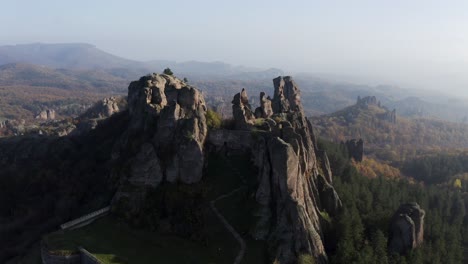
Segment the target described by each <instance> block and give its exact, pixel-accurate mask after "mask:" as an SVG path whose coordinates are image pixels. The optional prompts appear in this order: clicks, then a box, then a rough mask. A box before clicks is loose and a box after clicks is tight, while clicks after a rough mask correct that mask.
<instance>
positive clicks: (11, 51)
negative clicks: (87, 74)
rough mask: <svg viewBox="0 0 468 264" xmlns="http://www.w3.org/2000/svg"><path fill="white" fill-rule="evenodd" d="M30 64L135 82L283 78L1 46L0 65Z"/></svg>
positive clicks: (70, 49)
mask: <svg viewBox="0 0 468 264" xmlns="http://www.w3.org/2000/svg"><path fill="white" fill-rule="evenodd" d="M10 63H27V64H37V65H43V66H47V67H51V68H63V69H74V70H96V69H99V70H105V71H107V72H109V73H111V74H113V75H116V76H119V77H124V78H132V79H135V78H137V77H139V76H141V75H143V74H146V73H151V72H161V71H162V70H164V69H165V68H167V67H169V68H171V69H172V70H173V72H175V73H177V74H179V75H189V76H192V77H195V76H223V77H227V76H231V77H233V78H238V77H239V76H241V75H242V74H243V73H255V74H259V75H262V74H264V73H267V74H269V73H274V74H276V75H281V74H282V71H281V70H278V69H268V70H262V69H257V68H249V67H244V66H233V65H231V64H227V63H224V62H200V61H187V62H175V61H168V60H151V61H146V62H142V61H135V60H129V59H125V58H122V57H119V56H115V55H112V54H110V53H107V52H105V51H102V50H100V49H98V48H96V47H95V46H93V45H90V44H84V43H65V44H43V43H34V44H23V45H11V46H0V65H3V64H10Z"/></svg>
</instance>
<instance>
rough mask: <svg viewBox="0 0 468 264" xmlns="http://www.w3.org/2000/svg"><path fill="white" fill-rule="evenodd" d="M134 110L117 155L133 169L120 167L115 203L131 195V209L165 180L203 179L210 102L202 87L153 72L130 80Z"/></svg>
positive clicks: (190, 180) (126, 166)
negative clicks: (138, 78) (207, 109)
mask: <svg viewBox="0 0 468 264" xmlns="http://www.w3.org/2000/svg"><path fill="white" fill-rule="evenodd" d="M128 111H129V118H130V120H129V128H128V130H127V132H126V133H125V135H124V136H123V137H122V138H121V141H120V144H117V145H116V147H115V150H114V153H113V156H114V158H115V159H117V160H118V159H121V160H122V161H123V164H122V167H123V168H130V169H128V170H124V171H122V170H119V169H117V170H116V173H117V174H118V177H119V178H120V179H121V187H120V188H119V191H118V192H117V194H116V196H115V197H114V202H115V203H118V202H119V200H122V199H123V198H125V199H130V200H131V201H130V203H129V204H128V206H129V207H128V208H127V209H128V210H129V211H130V212H133V211H135V212H137V211H139V210H140V209H141V206H143V204H142V203H143V202H144V197H145V193H146V191H147V190H149V189H151V188H154V187H156V186H158V184H159V183H160V182H162V181H167V182H181V183H185V184H191V183H195V182H198V181H200V180H201V178H202V169H203V163H204V153H203V147H204V142H205V137H206V134H207V127H206V120H205V113H206V106H205V100H204V98H203V96H202V93H201V92H200V91H199V90H197V89H196V88H194V87H191V86H189V85H187V84H186V83H184V82H182V81H181V80H179V79H177V78H175V77H173V76H170V75H165V74H152V75H149V76H145V77H142V78H141V79H140V80H139V81H135V82H132V83H131V84H130V86H129V88H128ZM129 190H138V193H134V192H131V191H129Z"/></svg>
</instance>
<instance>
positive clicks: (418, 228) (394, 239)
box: [388, 203, 425, 254]
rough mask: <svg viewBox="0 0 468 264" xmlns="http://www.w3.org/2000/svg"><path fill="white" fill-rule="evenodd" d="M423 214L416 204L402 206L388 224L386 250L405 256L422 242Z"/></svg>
mask: <svg viewBox="0 0 468 264" xmlns="http://www.w3.org/2000/svg"><path fill="white" fill-rule="evenodd" d="M424 215H425V212H424V210H423V209H421V207H420V206H419V205H418V204H417V203H407V204H402V205H401V206H400V207H399V208H398V210H397V211H396V212H395V214H394V215H393V217H392V220H391V222H390V234H389V240H388V249H389V250H390V251H391V252H396V253H399V254H405V253H407V252H408V251H409V250H411V249H414V248H416V247H418V246H420V245H421V244H422V243H423V240H424Z"/></svg>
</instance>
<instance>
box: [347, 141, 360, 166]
mask: <svg viewBox="0 0 468 264" xmlns="http://www.w3.org/2000/svg"><path fill="white" fill-rule="evenodd" d="M344 145H345V146H346V149H347V150H348V154H349V156H350V157H351V158H353V159H354V160H355V161H357V162H361V161H362V159H363V158H364V141H363V140H362V139H359V140H356V139H351V140H347V141H346V142H345V143H344Z"/></svg>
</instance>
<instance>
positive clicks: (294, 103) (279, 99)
mask: <svg viewBox="0 0 468 264" xmlns="http://www.w3.org/2000/svg"><path fill="white" fill-rule="evenodd" d="M273 84H274V87H275V93H274V96H273V102H272V105H273V111H274V112H275V113H287V112H289V111H297V112H302V111H303V108H302V104H301V92H300V90H299V88H298V86H297V84H296V83H295V82H294V81H293V79H292V77H290V76H286V77H281V76H280V77H277V78H276V79H274V80H273Z"/></svg>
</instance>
